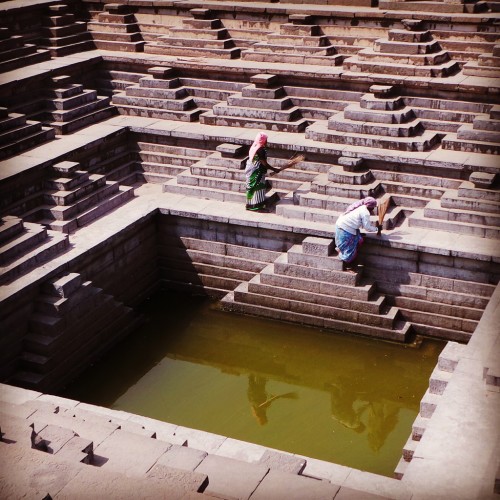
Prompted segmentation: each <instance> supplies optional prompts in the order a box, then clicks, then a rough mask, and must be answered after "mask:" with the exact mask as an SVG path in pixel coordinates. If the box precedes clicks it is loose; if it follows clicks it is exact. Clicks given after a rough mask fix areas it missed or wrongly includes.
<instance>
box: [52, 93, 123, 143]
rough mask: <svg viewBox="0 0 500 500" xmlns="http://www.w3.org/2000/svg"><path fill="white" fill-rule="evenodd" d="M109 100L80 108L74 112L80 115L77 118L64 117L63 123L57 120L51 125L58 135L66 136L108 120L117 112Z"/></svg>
mask: <svg viewBox="0 0 500 500" xmlns="http://www.w3.org/2000/svg"><path fill="white" fill-rule="evenodd" d="M109 99H110V98H108V97H105V98H102V99H101V100H98V101H96V102H94V103H91V104H90V105H86V106H83V107H81V108H78V111H77V110H74V111H75V113H76V114H78V117H77V118H71V119H68V117H67V116H63V117H62V118H63V120H62V121H57V120H56V121H53V122H51V123H50V124H49V125H50V127H52V128H53V129H54V130H55V131H56V134H58V135H64V134H70V133H72V132H75V131H77V130H80V129H81V128H83V127H87V126H89V125H92V124H94V123H98V122H100V121H102V120H106V119H108V118H110V117H111V116H114V115H115V114H116V112H117V111H116V108H115V107H114V106H109V105H108V103H109ZM89 109H91V111H90V112H87V111H88V110H89ZM80 113H81V114H80ZM72 114H74V113H72Z"/></svg>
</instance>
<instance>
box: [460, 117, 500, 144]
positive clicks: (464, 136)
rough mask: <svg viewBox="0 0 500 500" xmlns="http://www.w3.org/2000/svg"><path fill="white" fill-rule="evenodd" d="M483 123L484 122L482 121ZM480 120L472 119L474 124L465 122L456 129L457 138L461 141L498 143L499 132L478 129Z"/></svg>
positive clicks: (499, 139)
mask: <svg viewBox="0 0 500 500" xmlns="http://www.w3.org/2000/svg"><path fill="white" fill-rule="evenodd" d="M483 123H485V122H483ZM479 125H480V122H476V121H474V124H472V125H471V124H469V123H466V124H464V125H462V126H461V127H460V128H459V129H458V131H457V139H459V140H462V141H464V142H465V141H479V142H489V143H498V142H500V132H499V131H495V130H486V129H480V128H478V126H479Z"/></svg>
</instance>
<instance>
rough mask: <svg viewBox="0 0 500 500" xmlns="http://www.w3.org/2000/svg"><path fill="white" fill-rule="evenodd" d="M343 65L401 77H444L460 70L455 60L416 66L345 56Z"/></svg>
mask: <svg viewBox="0 0 500 500" xmlns="http://www.w3.org/2000/svg"><path fill="white" fill-rule="evenodd" d="M363 51H365V55H366V54H368V53H370V54H374V57H376V56H377V55H378V53H376V52H375V51H373V49H363ZM343 67H344V69H345V70H347V71H352V72H357V73H378V74H383V75H386V74H389V75H398V76H401V77H405V76H406V77H408V76H418V77H435V78H445V77H447V76H452V75H454V74H455V73H457V72H458V71H460V67H459V65H458V63H457V62H456V61H448V62H445V63H443V64H439V65H427V66H424V65H422V66H416V65H414V64H401V63H391V62H390V61H387V62H385V61H382V62H378V61H376V60H369V61H366V60H361V59H359V58H358V57H357V56H354V57H350V58H347V59H346V60H345V61H344V63H343Z"/></svg>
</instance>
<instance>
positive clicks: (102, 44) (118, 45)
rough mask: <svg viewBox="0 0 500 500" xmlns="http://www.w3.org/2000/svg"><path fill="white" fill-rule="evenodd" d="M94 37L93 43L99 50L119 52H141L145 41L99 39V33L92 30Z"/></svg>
mask: <svg viewBox="0 0 500 500" xmlns="http://www.w3.org/2000/svg"><path fill="white" fill-rule="evenodd" d="M92 35H93V37H94V44H95V46H96V47H97V48H98V49H100V50H111V51H119V52H143V51H144V47H145V43H146V42H144V41H139V42H123V41H122V42H115V41H111V40H100V39H99V38H98V36H99V34H98V33H96V32H95V31H94V32H92Z"/></svg>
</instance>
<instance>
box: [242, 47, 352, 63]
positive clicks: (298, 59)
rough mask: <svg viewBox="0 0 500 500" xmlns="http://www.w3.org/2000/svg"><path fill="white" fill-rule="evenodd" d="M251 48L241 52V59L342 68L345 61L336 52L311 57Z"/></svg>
mask: <svg viewBox="0 0 500 500" xmlns="http://www.w3.org/2000/svg"><path fill="white" fill-rule="evenodd" d="M253 47H254V46H253V45H252V46H250V47H249V48H248V49H247V50H243V51H242V52H241V59H243V60H246V61H256V62H271V63H282V64H318V65H322V66H340V65H341V64H342V62H343V60H344V57H345V56H344V55H342V54H337V53H335V52H333V53H332V55H328V56H326V55H325V56H323V55H315V54H313V55H311V54H300V53H299V54H284V53H274V52H273V51H271V50H267V51H263V50H260V51H258V50H256V49H254V48H253Z"/></svg>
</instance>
